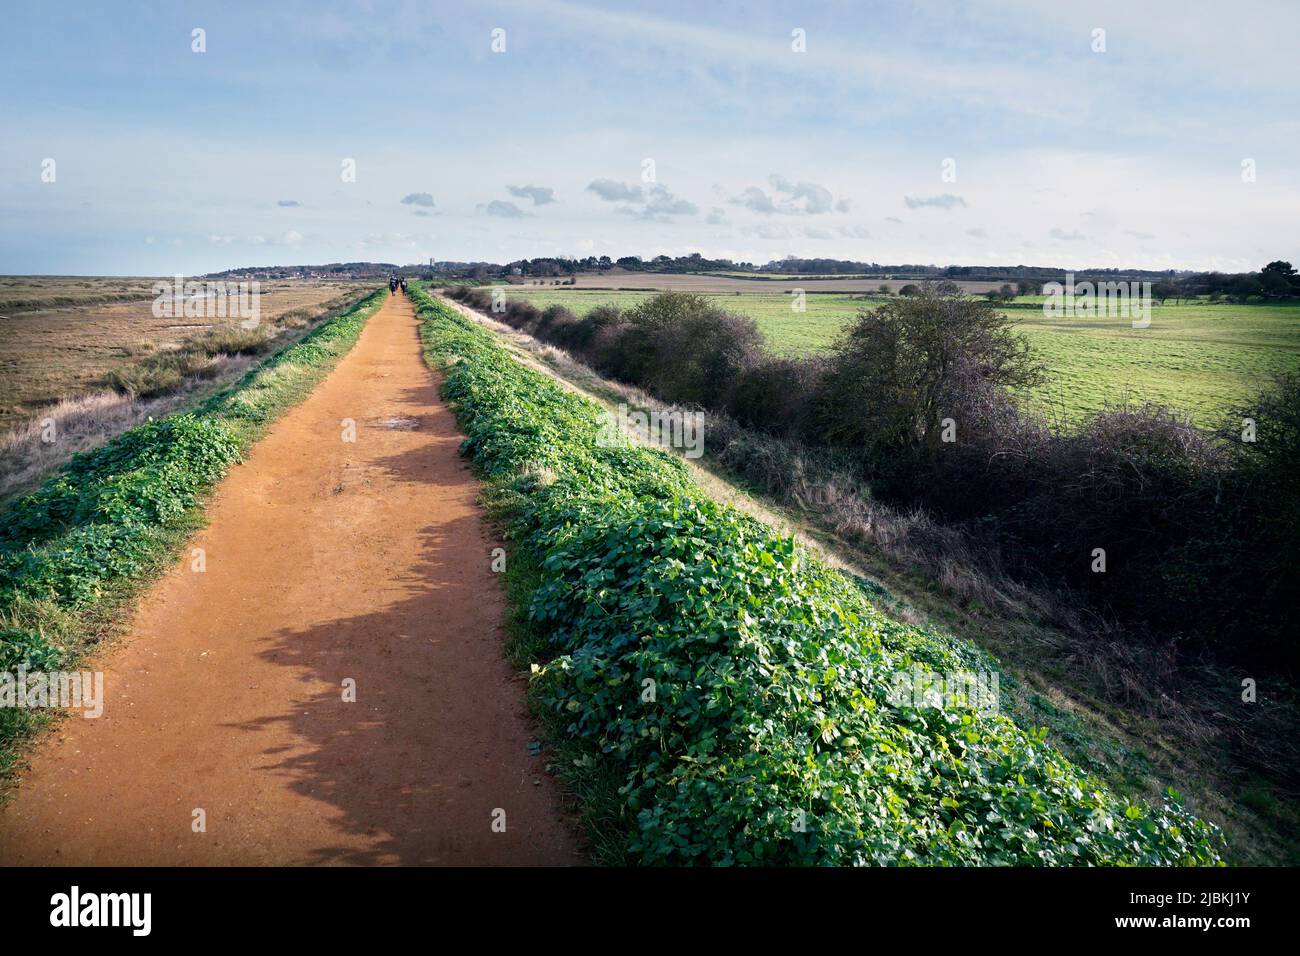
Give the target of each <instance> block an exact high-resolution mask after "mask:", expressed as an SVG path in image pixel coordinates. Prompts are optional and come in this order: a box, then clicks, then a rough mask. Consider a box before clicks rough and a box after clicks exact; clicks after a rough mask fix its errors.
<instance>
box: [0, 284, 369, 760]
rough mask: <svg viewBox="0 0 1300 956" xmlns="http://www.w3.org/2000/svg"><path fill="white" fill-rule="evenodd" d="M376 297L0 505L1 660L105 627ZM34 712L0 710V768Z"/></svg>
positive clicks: (63, 656)
mask: <svg viewBox="0 0 1300 956" xmlns="http://www.w3.org/2000/svg"><path fill="white" fill-rule="evenodd" d="M385 295H386V293H383V292H377V293H374V294H373V295H371V296H369V297H368V298H366V299H364V300H363V301H362V302H360V303H358V304H357V305H356V306H354V307H353V308H352V309H351V310H350V311H348V312H346V313H344V314H343V315H340V316H338V317H336V318H334V319H331V320H329V321H327V322H325V323H323V324H321V325H320V326H319V327H317V328H316V329H314V330H313V331H312V332H310V333H309V334H308V335H307V336H305V337H304V338H303V339H302V340H301V341H299V342H298V343H297V344H295V345H292V346H290V347H289V348H287V349H285V350H283V351H281V352H279V353H278V354H277V355H275V356H273V357H272V358H271V359H269V360H268V361H267V362H266V363H264V364H263V365H262V366H261V367H259V368H257V369H255V370H253V371H251V372H249V373H248V374H247V375H246V376H245V377H244V378H243V379H242V380H241V381H240V382H239V383H238V384H236V385H234V386H233V387H232V388H230V389H228V390H226V391H224V392H220V393H218V394H217V395H214V396H213V397H212V398H210V399H209V400H208V401H207V402H205V403H204V404H203V405H201V406H200V407H199V408H198V409H197V410H195V411H194V412H192V413H187V414H178V415H173V416H170V417H168V418H164V419H162V420H160V421H155V422H149V423H147V424H145V425H142V426H140V427H138V428H134V429H132V430H130V431H128V432H125V433H124V434H122V435H120V436H119V437H118V438H116V439H114V440H113V441H112V442H110V443H108V444H107V445H105V446H104V447H102V448H100V449H98V450H96V451H93V452H90V453H87V454H81V455H77V456H75V457H74V458H73V459H72V460H71V462H69V463H68V465H66V466H65V467H64V468H63V469H61V470H60V471H59V472H58V473H57V474H55V475H53V476H52V477H50V478H49V479H48V480H46V481H45V483H44V484H42V485H41V487H40V488H39V489H38V490H37V491H35V492H33V493H32V494H29V495H26V496H24V497H21V498H19V499H17V500H16V501H14V502H13V503H12V504H11V505H10V506H9V507H8V508H7V509H6V510H5V512H4V513H3V514H2V515H0V608H2V609H3V615H2V616H0V669H3V670H12V669H14V668H16V667H18V666H21V665H26V666H27V667H28V668H29V669H33V670H37V669H45V668H50V667H56V666H58V665H60V664H65V663H66V664H71V663H73V662H75V661H76V660H77V659H78V658H79V657H80V656H81V655H82V653H83V652H84V651H85V650H86V648H87V647H88V646H89V645H90V644H92V643H93V642H95V641H97V640H99V639H100V638H102V637H103V636H104V635H106V634H107V633H109V632H111V630H112V627H113V626H114V624H115V623H116V621H117V620H118V619H119V617H120V614H121V612H122V610H123V609H124V607H125V605H126V602H127V600H128V599H129V597H130V596H131V595H132V594H133V593H134V592H135V591H136V590H138V588H139V587H140V586H141V585H142V584H143V583H145V582H147V581H148V580H149V579H150V578H151V577H152V576H154V575H155V574H156V573H158V572H159V571H160V570H161V569H162V568H163V567H165V566H166V564H167V563H168V562H169V561H170V560H171V559H172V557H173V555H174V554H175V551H176V548H177V547H178V546H179V544H180V543H181V542H182V541H183V540H184V539H185V537H186V536H187V534H188V533H189V532H190V531H192V530H193V529H194V528H195V527H196V526H197V524H198V522H199V520H200V515H199V510H200V505H201V503H202V500H203V496H204V495H205V494H206V492H207V491H208V490H209V489H210V488H211V487H212V486H213V484H215V483H216V481H217V480H218V479H220V478H221V477H222V475H224V474H225V472H226V470H227V469H228V468H229V467H230V465H231V464H232V463H234V462H236V461H238V460H239V458H240V457H241V455H242V453H243V452H244V450H245V449H246V448H247V447H248V446H249V445H250V444H251V443H252V442H253V441H254V439H255V438H256V437H257V436H258V435H259V434H260V433H261V431H262V429H263V428H264V427H265V425H266V423H268V422H269V421H271V420H272V419H273V418H274V417H275V416H276V415H277V414H278V413H279V412H281V411H283V410H284V409H285V408H287V407H289V406H290V405H292V404H294V403H295V402H297V401H299V400H300V399H301V398H303V397H304V396H305V395H306V394H307V393H308V392H309V391H310V390H311V388H312V387H313V386H314V385H315V384H316V382H318V381H319V380H320V379H321V378H322V377H323V376H324V375H325V374H326V372H328V371H329V369H330V368H331V367H332V366H333V364H334V363H335V362H336V361H337V360H338V358H339V357H340V356H341V355H343V354H344V353H345V352H347V350H348V349H349V348H351V347H352V344H353V343H354V342H355V341H356V339H357V336H358V335H360V333H361V328H362V326H363V325H364V324H365V321H366V320H367V319H368V318H369V317H370V316H371V315H372V314H373V313H374V312H375V310H376V309H377V308H378V307H379V305H380V304H381V303H382V301H383V298H384V296H385ZM41 719H42V715H41V713H40V712H34V711H31V710H26V709H9V708H5V709H0V772H3V771H4V770H5V769H7V768H8V767H9V766H10V765H11V764H12V761H13V759H14V755H15V746H16V744H17V743H18V742H19V741H20V740H21V739H22V738H23V737H25V736H26V735H28V734H29V733H30V732H31V731H32V730H33V729H34V728H35V727H36V726H37V725H38V723H39V722H40V720H41Z"/></svg>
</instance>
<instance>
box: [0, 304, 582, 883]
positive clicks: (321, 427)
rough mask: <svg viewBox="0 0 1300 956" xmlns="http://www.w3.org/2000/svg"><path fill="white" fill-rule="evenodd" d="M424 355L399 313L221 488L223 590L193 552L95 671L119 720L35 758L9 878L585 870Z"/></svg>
mask: <svg viewBox="0 0 1300 956" xmlns="http://www.w3.org/2000/svg"><path fill="white" fill-rule="evenodd" d="M417 330H418V326H417V322H416V319H415V315H414V310H413V309H412V307H411V304H410V302H409V301H408V300H407V299H405V298H404V297H402V296H400V295H399V296H396V297H392V298H390V299H389V300H388V301H387V303H386V304H385V305H384V306H383V308H382V309H381V310H380V311H379V312H378V313H377V314H376V315H375V316H374V317H373V318H372V319H371V320H370V321H369V322H368V323H367V325H366V327H365V329H364V331H363V332H362V334H361V338H360V340H359V341H358V342H357V344H356V346H355V347H354V348H353V349H352V351H351V352H349V353H348V354H347V355H346V356H345V357H344V358H343V359H342V361H341V362H340V363H339V365H338V366H337V367H336V368H335V369H334V371H333V372H332V373H331V374H330V375H329V377H328V378H326V379H325V380H324V381H323V382H321V383H320V384H319V385H318V386H317V387H316V389H315V391H314V392H313V393H312V394H311V395H310V396H309V397H308V398H307V399H306V400H305V401H303V402H302V403H301V404H300V405H298V406H296V407H295V408H293V409H291V410H290V411H289V412H288V413H287V414H285V415H284V417H282V418H281V419H280V420H279V422H277V423H276V424H275V426H274V427H273V428H272V429H271V431H270V432H269V434H267V435H266V436H265V437H264V438H263V439H262V440H261V441H260V442H258V443H257V444H256V445H255V446H254V447H253V449H252V451H251V452H250V454H249V457H248V460H247V461H246V462H245V463H243V464H241V465H238V466H236V467H235V468H234V469H233V470H232V472H231V473H230V475H228V476H227V478H226V479H225V480H224V481H223V482H222V483H221V484H220V486H219V487H218V489H217V491H216V493H215V495H214V497H213V499H212V501H211V502H210V504H209V508H208V518H209V524H208V527H207V528H206V529H205V530H204V531H203V532H201V533H200V534H199V535H197V536H196V538H195V539H194V540H193V541H192V542H191V544H190V547H191V548H202V549H203V552H204V561H205V563H206V570H205V571H203V572H202V573H197V572H195V571H193V570H192V565H193V558H192V557H191V553H190V552H189V551H188V550H187V553H186V555H185V557H184V560H182V561H181V562H180V564H179V565H178V566H177V567H175V568H173V569H172V570H171V571H170V572H168V573H167V574H166V575H165V576H164V577H163V578H162V579H161V580H159V581H158V582H157V583H156V584H155V585H154V586H153V587H152V588H151V589H150V590H149V591H148V592H147V593H146V595H145V596H144V598H143V600H142V601H141V603H140V606H139V609H138V611H137V613H136V615H135V617H134V620H133V622H132V624H131V627H130V630H129V632H128V634H127V635H126V636H125V637H124V638H123V640H122V641H119V642H116V643H115V644H113V645H112V646H111V647H110V648H108V649H107V650H105V651H104V652H102V653H101V654H100V655H99V659H97V660H94V661H92V664H91V665H90V666H93V667H96V668H98V669H102V670H103V671H104V672H105V698H106V704H105V709H104V714H103V716H102V717H100V718H98V719H85V718H83V717H80V716H74V717H70V718H68V719H66V720H64V721H62V722H61V723H60V724H59V725H58V726H57V727H56V728H55V729H54V730H53V732H52V733H49V734H46V735H45V737H44V739H43V740H41V741H40V743H39V744H38V745H37V747H36V748H35V750H34V752H33V754H32V759H31V764H32V766H31V769H30V770H29V771H28V772H26V773H24V774H23V776H22V779H21V780H20V782H19V785H18V789H17V792H16V793H15V794H13V795H12V796H11V798H10V799H9V800H8V802H7V803H6V804H5V805H4V806H3V807H0V864H69V865H72V864H78V865H85V864H90V865H131V864H160V865H166V864H217V865H222V864H254V865H257V864H286V865H295V864H317V863H338V864H415V865H421V864H458V865H477V864H507V865H508V864H574V863H581V862H583V858H582V855H581V852H580V850H579V848H578V842H577V840H576V838H575V837H574V836H573V835H572V830H571V828H570V826H569V823H568V821H567V819H566V817H565V815H564V810H563V806H562V799H561V797H560V795H559V794H558V792H557V789H556V787H555V786H554V785H553V782H552V780H551V778H550V777H548V776H547V775H546V773H545V770H544V764H545V762H546V760H547V759H548V757H549V754H543V755H542V756H532V755H530V748H529V743H530V740H531V739H532V738H531V736H530V725H529V723H528V720H527V718H526V715H525V711H524V704H523V694H524V687H523V683H522V681H521V680H520V679H518V678H516V677H515V676H514V675H513V673H512V670H511V668H510V666H509V665H508V664H507V663H506V662H505V660H504V658H503V656H502V642H503V640H504V633H503V629H502V621H503V620H504V613H505V604H504V599H503V597H502V593H501V588H500V585H499V582H498V581H497V580H496V577H495V575H493V574H492V572H491V568H490V561H491V551H492V548H493V547H496V546H498V544H499V542H497V541H494V540H492V539H491V538H490V536H489V530H488V527H487V526H486V525H485V522H484V519H483V517H482V514H481V512H480V510H479V509H478V507H477V505H476V501H475V498H476V495H477V492H478V484H477V482H476V481H475V479H474V477H473V476H472V474H471V473H470V471H469V469H468V467H467V466H466V464H465V463H464V462H463V460H462V459H461V458H460V457H459V456H458V454H457V446H458V445H459V443H460V440H461V437H462V436H461V435H460V434H459V433H458V432H457V430H456V425H455V421H454V419H453V417H452V414H451V412H450V411H449V410H448V408H447V407H446V406H445V405H444V404H443V403H442V401H441V399H440V398H439V396H438V393H437V388H436V379H435V375H434V373H433V372H431V371H430V370H429V369H428V368H427V367H426V366H425V364H424V362H423V360H422V358H421V353H420V343H419V338H418V331H417ZM345 419H351V420H353V421H355V423H356V440H355V441H354V442H348V441H345V440H344V430H345V427H346V424H345ZM349 678H350V679H352V680H354V681H355V682H356V685H355V686H356V701H355V702H354V703H349V702H345V701H344V699H343V697H344V693H343V691H344V682H345V680H347V679H349ZM196 810H202V811H203V813H202V818H203V819H204V821H205V826H206V832H196V825H195V820H196V819H198V818H199V817H196V814H195V811H196ZM503 819H504V824H505V831H504V832H499V830H500V823H501V821H502V820H503ZM494 822H496V824H497V826H496V827H495V828H494V826H493V824H494Z"/></svg>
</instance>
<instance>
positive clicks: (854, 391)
mask: <svg viewBox="0 0 1300 956" xmlns="http://www.w3.org/2000/svg"><path fill="white" fill-rule="evenodd" d="M1042 375H1043V372H1042V367H1041V366H1040V365H1039V364H1038V362H1037V361H1036V360H1035V359H1034V357H1033V355H1032V353H1031V351H1030V348H1029V344H1028V342H1027V341H1026V340H1025V339H1024V338H1023V337H1022V336H1020V335H1019V334H1018V333H1017V332H1016V331H1015V330H1014V322H1013V320H1011V319H1010V318H1008V317H1007V316H1006V315H1005V314H1003V313H1000V312H997V311H996V310H994V309H993V307H992V306H991V305H989V304H988V303H985V302H981V301H979V300H976V299H972V298H969V297H968V296H965V295H962V294H960V293H958V294H955V295H954V294H941V293H939V292H938V291H937V290H935V289H924V290H918V291H917V293H916V294H915V295H914V296H911V297H909V298H906V299H895V300H894V301H892V302H889V303H887V304H885V305H881V306H879V307H877V308H876V309H874V310H863V311H860V312H859V313H858V318H857V320H856V322H855V323H854V324H853V326H851V327H850V328H849V330H848V331H847V333H845V335H844V337H843V338H842V339H841V340H840V341H839V342H838V343H837V344H836V345H835V347H834V350H833V353H832V357H831V360H830V369H829V371H828V373H827V377H826V380H825V383H824V386H823V389H822V394H821V396H820V399H819V403H818V408H817V411H816V416H817V430H818V432H819V433H820V437H821V438H822V440H823V441H826V442H828V443H830V444H835V445H844V446H850V447H856V448H859V449H861V450H862V451H863V452H864V453H865V454H866V456H867V457H868V460H869V461H874V462H877V463H880V462H885V461H888V460H889V459H890V457H891V456H893V455H896V454H899V453H902V454H904V455H905V456H907V455H910V454H913V453H917V452H921V451H925V450H929V451H931V452H932V451H934V450H935V449H937V448H938V446H939V444H940V437H941V435H940V432H941V429H942V424H943V419H945V418H952V419H954V421H958V422H960V420H961V419H962V418H963V417H964V416H966V415H967V414H968V413H974V412H975V411H976V410H977V409H978V408H980V407H981V406H987V405H988V404H990V403H992V402H996V401H1000V400H1002V399H1004V398H1005V391H1006V390H1007V389H1021V388H1026V387H1029V386H1032V385H1035V384H1038V383H1039V382H1040V381H1041V380H1042Z"/></svg>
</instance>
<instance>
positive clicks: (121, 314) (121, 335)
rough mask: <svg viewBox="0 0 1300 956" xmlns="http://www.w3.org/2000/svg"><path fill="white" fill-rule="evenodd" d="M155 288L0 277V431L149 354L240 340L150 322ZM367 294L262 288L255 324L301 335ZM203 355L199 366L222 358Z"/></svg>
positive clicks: (309, 287) (301, 286)
mask: <svg viewBox="0 0 1300 956" xmlns="http://www.w3.org/2000/svg"><path fill="white" fill-rule="evenodd" d="M153 281H154V280H152V279H135V280H131V279H60V278H48V279H47V278H44V277H21V276H20V277H0V432H3V431H6V430H9V429H13V428H16V427H20V426H23V425H25V424H26V423H27V422H29V421H31V420H33V419H38V418H41V417H43V410H45V409H47V408H49V407H51V406H53V405H54V404H55V403H57V402H59V401H61V400H62V399H64V398H75V397H77V396H78V395H81V394H84V393H86V392H91V391H94V390H96V389H98V388H100V387H102V386H103V385H104V384H106V382H107V377H108V376H109V375H110V374H114V373H117V374H119V375H123V376H128V377H129V370H130V369H131V368H133V367H135V366H137V365H139V364H140V363H142V362H144V361H146V360H147V359H148V358H149V357H150V356H151V355H154V354H156V353H163V352H167V351H175V350H178V349H180V348H181V347H182V346H184V345H185V344H186V343H187V342H189V341H190V340H192V339H195V338H196V337H202V336H204V335H206V334H210V333H212V330H214V329H229V330H230V332H231V333H232V334H233V333H237V332H242V331H243V330H241V329H238V327H237V325H236V324H235V323H233V322H232V321H231V320H227V319H194V318H155V317H154V315H153V309H152V304H153V299H152V296H151V295H149V294H148V293H149V291H150V286H151V285H152V283H153ZM132 283H135V285H134V286H133V285H132ZM133 288H134V289H136V290H137V291H138V289H139V288H143V289H144V292H145V297H144V298H137V299H134V300H132V301H125V302H123V301H104V299H105V297H111V296H115V295H129V294H132V293H131V289H133ZM369 288H371V286H368V285H364V284H359V283H343V282H309V281H268V282H263V283H262V285H261V318H262V322H263V324H264V325H267V326H269V327H270V328H271V329H272V330H274V331H276V332H279V331H283V330H297V329H302V328H306V327H307V326H308V325H310V324H311V323H312V321H313V320H314V319H316V318H318V317H321V316H323V315H324V314H325V313H327V312H329V311H331V310H333V309H336V308H338V307H340V306H342V305H343V304H345V303H346V302H351V301H355V299H356V298H357V297H359V295H360V294H361V293H362V292H363V291H366V290H368V289H369ZM42 296H44V299H43V300H42ZM77 296H80V301H81V302H82V303H83V304H81V305H75V306H72V307H69V306H66V305H64V306H61V307H57V308H56V307H52V306H50V305H48V304H47V305H45V306H43V307H41V308H33V309H29V310H27V311H8V312H6V310H5V307H4V303H5V302H6V301H8V302H9V303H11V304H12V303H14V302H17V301H37V300H42V301H45V302H46V303H49V302H53V301H55V300H62V299H67V298H76V297H77ZM6 297H8V298H6ZM96 302H97V303H98V304H87V303H96ZM203 351H204V355H205V358H206V357H207V356H210V355H213V354H218V353H219V352H220V351H221V349H204V350H203ZM200 364H201V363H200ZM196 367H198V366H196ZM175 384H176V383H175V382H174V381H173V382H172V385H173V387H174V386H175Z"/></svg>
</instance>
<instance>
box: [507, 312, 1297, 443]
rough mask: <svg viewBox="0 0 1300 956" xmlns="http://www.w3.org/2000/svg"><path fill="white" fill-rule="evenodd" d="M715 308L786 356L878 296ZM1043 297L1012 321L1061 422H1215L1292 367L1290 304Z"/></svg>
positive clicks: (814, 344) (1037, 398) (820, 341)
mask: <svg viewBox="0 0 1300 956" xmlns="http://www.w3.org/2000/svg"><path fill="white" fill-rule="evenodd" d="M654 294H655V293H653V292H622V291H607V290H600V289H563V288H558V287H556V288H544V289H538V290H533V289H527V288H512V289H511V290H510V296H511V298H521V299H526V300H527V301H529V302H531V303H533V304H534V305H536V306H537V307H538V308H545V307H546V306H548V305H562V306H564V307H565V308H568V309H570V310H571V311H573V312H574V313H575V314H577V315H580V316H581V315H585V314H586V313H587V312H589V311H591V309H593V308H595V307H596V306H598V305H606V304H613V305H616V306H618V307H620V308H623V309H627V308H631V307H633V306H635V305H637V304H639V303H640V302H643V301H645V300H646V299H649V298H651V297H652V296H653V295H654ZM708 298H710V299H711V300H713V301H714V302H716V303H717V304H718V305H719V306H721V307H722V308H725V309H727V310H729V311H732V312H740V313H742V314H744V315H748V316H751V317H753V319H754V320H755V321H756V322H758V325H759V328H760V329H762V331H763V334H764V336H765V337H766V338H767V341H768V344H769V346H770V347H771V348H772V349H773V351H775V352H777V353H780V354H786V355H796V354H803V353H807V352H814V351H820V350H824V349H828V348H829V347H830V346H831V345H832V344H833V343H834V342H835V340H836V339H837V338H838V337H839V335H840V333H841V332H842V331H843V330H844V329H845V328H846V327H847V326H848V325H849V324H850V322H851V321H852V320H853V318H854V316H855V315H856V314H857V311H858V309H859V308H861V307H862V306H864V305H878V304H879V303H880V302H882V301H886V300H885V299H882V298H880V297H869V298H868V297H864V296H862V295H851V294H845V293H809V294H808V297H807V300H806V301H807V311H806V312H803V313H798V312H794V311H792V310H791V308H790V304H791V298H790V295H789V293H787V292H753V293H742V294H740V295H713V296H709V297H708ZM1042 302H1043V298H1042V297H1041V296H1034V297H1030V298H1021V299H1017V300H1016V303H1015V304H1014V305H1013V306H1012V307H1010V308H1009V310H1008V311H1009V314H1011V315H1012V316H1014V317H1015V318H1016V319H1017V320H1018V325H1019V328H1020V331H1022V332H1023V333H1024V334H1025V335H1026V337H1027V338H1028V339H1029V341H1030V344H1031V345H1032V346H1033V347H1034V348H1035V350H1036V351H1037V352H1038V353H1039V356H1040V358H1041V359H1042V361H1043V362H1044V364H1045V365H1046V366H1047V368H1048V379H1047V381H1046V382H1045V383H1044V384H1043V385H1042V386H1040V387H1039V388H1036V389H1034V390H1033V391H1032V392H1031V393H1030V394H1031V396H1032V399H1033V401H1034V402H1035V403H1038V404H1039V405H1040V407H1044V408H1046V409H1047V410H1049V411H1050V412H1051V413H1052V414H1054V415H1058V416H1060V417H1061V418H1062V419H1064V420H1065V421H1069V422H1078V421H1082V420H1083V419H1084V418H1086V417H1087V416H1088V415H1089V414H1090V413H1093V412H1097V411H1100V410H1101V409H1102V408H1104V407H1105V406H1106V405H1107V404H1110V405H1116V404H1119V403H1120V402H1122V401H1124V400H1126V399H1127V400H1128V401H1130V402H1132V403H1135V404H1141V403H1143V402H1152V403H1153V404H1159V405H1165V406H1168V407H1170V408H1173V409H1176V410H1180V411H1187V412H1190V413H1191V414H1192V416H1193V419H1194V421H1195V422H1196V424H1198V425H1202V426H1206V427H1209V426H1213V425H1217V424H1218V423H1219V422H1220V421H1221V419H1222V417H1223V415H1224V413H1225V412H1226V411H1227V410H1228V409H1230V408H1233V407H1235V406H1237V405H1240V404H1242V403H1243V402H1245V401H1247V400H1249V399H1250V398H1251V397H1253V396H1254V395H1255V393H1256V392H1258V390H1259V387H1260V386H1261V385H1262V384H1263V383H1264V382H1267V381H1268V380H1269V379H1270V378H1271V377H1272V376H1274V375H1276V374H1279V373H1281V372H1285V371H1288V370H1292V371H1293V370H1295V369H1297V368H1300V305H1297V304H1293V303H1287V304H1280V305H1234V304H1228V303H1210V302H1207V301H1204V300H1201V301H1197V302H1191V303H1185V304H1181V305H1169V304H1166V305H1163V306H1155V307H1154V309H1153V310H1152V311H1153V314H1152V319H1151V327H1150V328H1147V329H1134V328H1133V327H1132V323H1131V322H1130V320H1128V319H1117V318H1105V317H1101V318H1097V319H1088V318H1082V317H1062V318H1053V317H1049V316H1046V315H1044V314H1043V312H1042V308H1041V305H1042Z"/></svg>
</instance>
